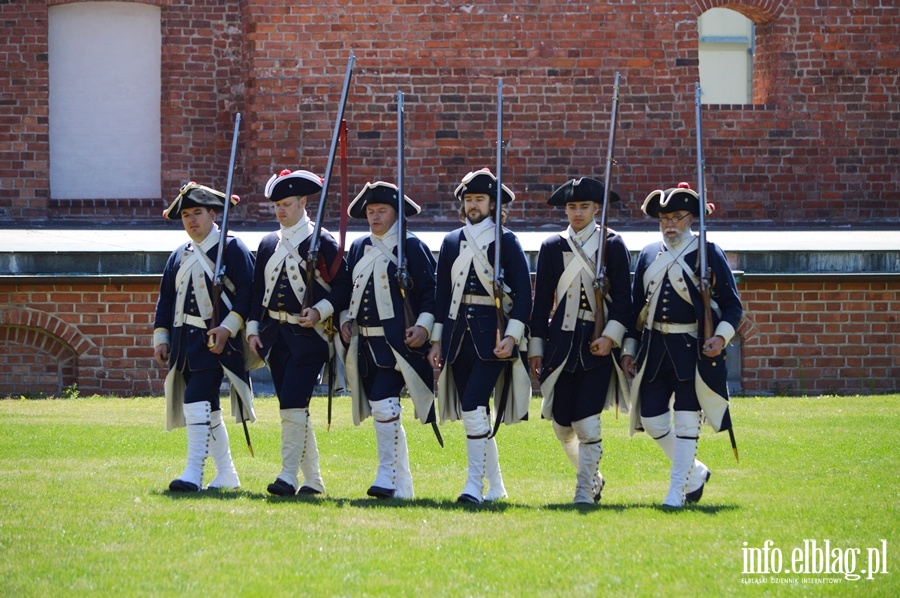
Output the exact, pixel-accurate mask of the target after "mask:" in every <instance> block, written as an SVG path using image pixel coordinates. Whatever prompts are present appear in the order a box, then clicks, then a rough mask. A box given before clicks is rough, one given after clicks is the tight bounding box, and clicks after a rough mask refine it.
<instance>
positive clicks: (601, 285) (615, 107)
mask: <svg viewBox="0 0 900 598" xmlns="http://www.w3.org/2000/svg"><path fill="white" fill-rule="evenodd" d="M618 112H619V73H618V72H616V82H615V85H614V86H613V103H612V114H611V116H610V122H609V143H607V145H606V172H605V173H604V175H603V204H602V207H601V209H600V244H599V245H598V247H597V270H596V272H595V276H594V333H593V335H592V336H591V340H592V341H595V340H597V339H598V338H600V335H602V334H603V329H604V328H606V314H605V312H604V309H603V304H604V299H605V298H606V295H607V293H609V280H608V278H607V276H606V231H607V229H608V221H609V185H610V178H611V176H612V167H613V164H615V163H616V161H615V158H614V157H613V151H614V148H615V143H616V117H617V115H618Z"/></svg>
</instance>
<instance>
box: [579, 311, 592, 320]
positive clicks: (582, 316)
mask: <svg viewBox="0 0 900 598" xmlns="http://www.w3.org/2000/svg"><path fill="white" fill-rule="evenodd" d="M577 317H578V319H579V320H585V321H587V322H593V321H594V312H593V311H592V310H590V309H579V310H578V316H577Z"/></svg>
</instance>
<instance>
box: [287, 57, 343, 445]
mask: <svg viewBox="0 0 900 598" xmlns="http://www.w3.org/2000/svg"><path fill="white" fill-rule="evenodd" d="M355 60H356V56H355V55H354V54H353V52H350V60H349V61H348V62H347V74H346V75H345V76H344V87H343V89H341V100H340V102H339V104H338V114H337V119H336V120H335V123H334V131H333V132H332V134H331V150H330V151H329V152H328V163H327V165H326V166H325V180H324V181H323V182H322V193H321V195H319V205H318V209H317V211H316V223H315V225H314V226H313V232H312V235H311V236H310V241H309V252H308V253H307V256H306V292H305V293H304V295H303V303H302V306H301V310H300V313H305V311H306V310H307V309H309V308H310V307H312V306H313V304H314V302H313V295H314V294H315V293H314V292H313V290H314V289H315V288H316V286H315V285H316V268H318V265H319V245H320V244H321V240H322V219H323V218H324V216H325V200H326V198H327V197H328V187H329V185H330V184H331V171H332V169H333V167H334V157H335V154H336V153H337V150H338V145H339V143H338V142H339V140H340V137H341V128H342V127H341V123H342V122H343V120H344V107H345V106H346V105H347V93H348V92H349V90H350V77H351V76H352V75H353V63H354V62H355ZM326 328H327V329H328V330H329V332H328V336H329V338H332V337H333V335H334V330H333V327H332V326H330V325H326ZM332 351H333V350H332ZM334 368H335V363H334V355H332V356H331V357H330V359H329V362H328V424H327V426H326V430H329V429H331V403H332V400H333V396H334Z"/></svg>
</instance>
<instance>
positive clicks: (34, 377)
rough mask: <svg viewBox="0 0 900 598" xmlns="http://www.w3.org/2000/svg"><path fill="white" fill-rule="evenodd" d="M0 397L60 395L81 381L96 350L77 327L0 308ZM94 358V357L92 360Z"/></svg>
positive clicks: (38, 313) (31, 311) (40, 315)
mask: <svg viewBox="0 0 900 598" xmlns="http://www.w3.org/2000/svg"><path fill="white" fill-rule="evenodd" d="M0 347H3V348H4V350H3V353H4V354H5V357H4V359H3V361H2V362H0V396H2V395H15V394H24V393H29V394H34V393H40V394H45V395H55V396H59V395H61V394H62V392H63V390H64V389H66V388H69V387H71V386H72V385H73V384H76V383H77V382H78V372H79V368H80V367H84V366H85V365H87V364H86V363H85V362H86V361H96V360H97V358H96V353H97V347H96V345H94V343H92V342H91V341H89V340H88V339H87V338H86V337H85V336H84V335H82V334H81V333H80V332H79V331H78V330H77V329H76V328H74V327H72V326H70V325H68V324H66V323H65V322H64V321H62V320H60V319H59V318H57V317H55V316H52V315H50V314H48V313H46V312H42V311H37V310H34V309H28V308H21V307H8V308H0ZM91 355H93V357H91Z"/></svg>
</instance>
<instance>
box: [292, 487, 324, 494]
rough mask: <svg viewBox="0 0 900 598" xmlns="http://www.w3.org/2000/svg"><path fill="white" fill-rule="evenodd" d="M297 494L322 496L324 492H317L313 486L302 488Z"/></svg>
mask: <svg viewBox="0 0 900 598" xmlns="http://www.w3.org/2000/svg"><path fill="white" fill-rule="evenodd" d="M297 494H322V492H321V491H319V490H316V489H315V488H313V487H312V486H300V490H298V491H297Z"/></svg>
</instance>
